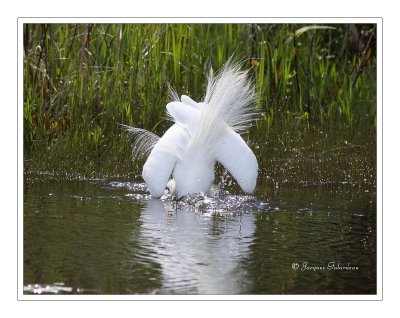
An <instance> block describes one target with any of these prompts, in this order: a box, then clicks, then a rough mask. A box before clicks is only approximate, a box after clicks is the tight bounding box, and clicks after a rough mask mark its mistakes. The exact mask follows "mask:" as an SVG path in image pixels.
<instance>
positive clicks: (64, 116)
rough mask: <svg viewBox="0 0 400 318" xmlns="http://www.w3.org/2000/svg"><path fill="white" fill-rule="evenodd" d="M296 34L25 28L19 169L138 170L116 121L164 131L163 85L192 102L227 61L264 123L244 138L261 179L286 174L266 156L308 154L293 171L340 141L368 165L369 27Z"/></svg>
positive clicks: (372, 52)
mask: <svg viewBox="0 0 400 318" xmlns="http://www.w3.org/2000/svg"><path fill="white" fill-rule="evenodd" d="M304 27H305V25H285V24H276V25H275V24H272V25H255V24H113V25H106V24H25V25H24V48H23V49H24V69H23V80H24V159H25V169H26V171H54V172H79V173H86V174H98V173H102V174H121V175H129V173H130V172H131V173H132V174H134V175H135V174H137V173H139V172H140V171H139V169H138V168H139V167H138V166H132V163H131V161H130V156H129V154H130V149H129V147H130V145H129V143H128V142H126V138H124V136H123V135H122V131H121V129H120V128H119V126H118V123H120V124H127V125H130V126H135V127H143V128H146V129H148V130H151V131H153V132H155V133H157V134H162V133H163V132H165V130H166V129H167V128H168V127H169V126H170V123H169V122H168V121H167V120H165V105H166V103H167V101H168V98H169V96H168V88H167V84H166V83H167V82H168V83H169V84H171V85H172V86H173V87H175V88H176V90H177V92H178V94H179V95H181V94H187V95H189V96H191V97H192V98H194V99H195V100H200V99H201V98H202V95H203V94H204V92H205V84H206V76H207V74H208V72H209V69H210V67H211V66H212V67H213V69H214V70H216V69H219V68H220V67H221V66H222V65H223V64H224V62H225V61H226V60H228V58H229V57H230V56H232V55H234V56H235V57H236V59H238V60H243V61H244V62H245V63H244V64H245V65H244V66H245V67H246V68H251V75H252V77H253V79H254V82H255V85H256V88H257V93H258V101H257V107H258V109H259V111H260V118H259V119H258V120H257V122H256V125H255V127H254V128H253V129H252V130H251V131H250V134H249V137H248V138H249V140H251V142H252V143H253V144H254V148H255V151H256V152H258V157H259V161H261V167H264V166H265V167H270V168H269V169H270V170H265V174H266V175H267V176H270V177H271V176H274V175H276V176H278V175H279V176H280V178H281V179H282V178H284V176H285V172H282V173H281V174H279V173H278V170H279V169H275V168H274V170H271V167H274V165H273V164H271V160H276V159H278V158H281V159H282V160H286V162H287V161H288V160H291V159H293V158H294V157H293V154H292V153H289V152H287V149H292V150H293V149H312V150H309V152H307V154H303V159H304V160H303V161H302V163H300V164H299V165H298V167H300V168H301V169H302V167H304V166H307V165H306V164H305V162H306V160H305V159H306V158H309V157H310V156H315V155H316V154H317V153H321V152H323V151H324V150H326V151H328V150H329V149H336V148H338V149H342V148H340V147H342V146H344V145H347V146H346V149H347V150H351V149H353V148H354V149H356V148H357V151H358V152H359V150H360V149H361V150H364V149H365V153H364V154H365V156H364V157H365V158H367V157H368V158H370V159H368V160H366V162H368V164H370V163H371V162H372V163H373V160H374V157H373V156H372V155H371V149H374V145H375V144H374V142H375V139H376V133H375V131H376V48H375V43H376V30H375V26H374V25H362V26H357V27H356V26H354V25H332V26H330V27H331V28H326V29H317V28H315V27H309V28H305V29H304ZM318 27H320V26H318ZM302 28H303V29H302ZM299 30H301V31H300V32H299ZM302 31H304V32H302ZM357 32H358V33H357ZM322 136H324V138H322ZM344 142H346V144H344ZM314 144H317V145H320V146H319V147H317V148H318V149H315V147H314V146H313V145H314ZM354 146H360V147H354ZM329 147H330V148H329ZM352 147H353V148H352ZM285 149H286V150H285ZM299 151H300V150H299ZM303 152H304V151H303ZM358 152H357V153H358ZM336 153H337V152H336ZM301 169H300V170H301ZM310 169H311V167H310ZM300 170H299V171H300ZM304 173H306V175H307V172H306V171H305V172H304ZM322 175H323V173H322ZM319 177H321V175H319ZM302 179H304V175H303V176H302Z"/></svg>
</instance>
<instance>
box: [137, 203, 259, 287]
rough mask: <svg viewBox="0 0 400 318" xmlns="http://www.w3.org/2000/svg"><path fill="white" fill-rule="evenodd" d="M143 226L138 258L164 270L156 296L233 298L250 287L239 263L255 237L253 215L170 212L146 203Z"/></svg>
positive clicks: (162, 206) (155, 204)
mask: <svg viewBox="0 0 400 318" xmlns="http://www.w3.org/2000/svg"><path fill="white" fill-rule="evenodd" d="M169 203H170V202H169ZM141 222H142V226H141V230H140V235H139V242H140V243H139V244H140V245H141V246H142V247H143V248H144V249H145V251H142V252H141V253H144V255H146V256H147V257H149V258H150V259H151V260H152V261H155V262H157V263H159V264H160V266H161V269H162V277H163V278H162V280H163V283H162V289H161V290H160V291H159V292H160V293H165V292H167V293H179V294H181V293H198V294H237V293H241V292H244V291H245V290H246V289H247V288H248V286H247V284H248V282H247V281H246V280H245V276H246V275H245V270H244V269H242V268H241V267H240V259H241V258H243V257H245V256H246V255H247V254H248V251H249V245H250V243H251V242H252V238H253V237H254V230H255V228H254V225H255V223H254V216H253V214H247V213H240V214H239V213H238V214H237V215H235V214H233V215H232V214H228V215H221V214H212V213H199V212H196V211H194V210H193V209H190V208H188V207H186V208H185V209H182V210H180V209H178V210H174V209H173V208H171V207H169V206H168V203H163V202H162V201H160V200H150V201H148V202H147V204H146V207H145V208H144V209H143V210H142V213H141ZM142 255H143V254H142Z"/></svg>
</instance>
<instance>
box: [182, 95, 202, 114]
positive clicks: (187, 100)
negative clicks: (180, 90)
mask: <svg viewBox="0 0 400 318" xmlns="http://www.w3.org/2000/svg"><path fill="white" fill-rule="evenodd" d="M181 102H182V103H184V104H186V105H189V106H191V107H193V108H195V109H197V110H201V103H196V102H195V101H194V100H193V99H191V98H190V97H189V96H186V95H182V96H181Z"/></svg>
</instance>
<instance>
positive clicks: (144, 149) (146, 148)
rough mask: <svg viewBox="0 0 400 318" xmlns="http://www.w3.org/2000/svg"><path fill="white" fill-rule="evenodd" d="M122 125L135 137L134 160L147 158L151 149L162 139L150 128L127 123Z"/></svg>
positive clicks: (133, 146) (133, 145)
mask: <svg viewBox="0 0 400 318" xmlns="http://www.w3.org/2000/svg"><path fill="white" fill-rule="evenodd" d="M121 126H122V127H123V128H124V129H125V130H126V131H127V132H128V133H129V135H130V136H131V137H132V139H133V144H132V157H133V160H136V159H139V158H146V157H147V156H148V155H149V154H150V152H151V150H152V149H153V148H154V146H155V144H156V143H157V142H158V141H159V140H160V137H158V136H157V135H156V134H153V133H152V132H150V131H148V130H145V129H141V128H135V127H131V126H127V125H121Z"/></svg>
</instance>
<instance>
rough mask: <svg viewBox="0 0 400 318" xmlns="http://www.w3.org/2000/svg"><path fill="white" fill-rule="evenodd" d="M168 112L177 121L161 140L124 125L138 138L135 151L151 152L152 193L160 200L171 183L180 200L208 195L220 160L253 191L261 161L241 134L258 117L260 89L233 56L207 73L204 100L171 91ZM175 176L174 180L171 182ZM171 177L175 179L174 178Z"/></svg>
mask: <svg viewBox="0 0 400 318" xmlns="http://www.w3.org/2000/svg"><path fill="white" fill-rule="evenodd" d="M171 95H172V96H174V99H175V100H174V101H172V102H170V103H169V104H167V106H166V108H167V112H168V114H169V115H170V117H171V118H172V120H173V121H174V124H173V125H172V126H171V127H170V128H169V129H168V130H167V131H166V132H165V134H164V135H163V136H162V137H161V138H160V137H158V136H157V135H155V134H153V133H151V132H149V131H147V130H144V129H140V128H133V127H129V126H125V127H126V128H127V130H128V131H129V132H130V133H131V134H132V135H133V137H134V139H135V140H134V144H133V155H134V158H136V157H138V156H143V157H145V156H148V158H147V161H146V163H145V164H144V166H143V172H142V176H143V179H144V180H145V182H146V184H147V186H148V188H149V191H150V194H151V195H152V197H155V198H160V197H161V196H162V195H163V194H164V191H165V188H166V186H167V183H168V185H169V186H172V188H174V189H173V192H174V195H175V196H177V197H178V198H180V197H182V196H184V195H186V194H189V193H197V192H203V193H208V192H209V191H210V188H211V185H212V183H213V182H214V178H215V173H214V168H215V164H216V162H217V161H218V162H219V163H221V164H222V165H223V166H224V167H225V168H226V169H227V170H228V171H229V172H230V173H231V175H232V176H233V177H234V178H235V180H236V181H237V182H238V184H239V186H240V187H241V189H242V190H243V191H244V192H246V193H252V192H253V191H254V188H255V186H256V181H257V175H258V164H257V159H256V157H255V156H254V154H253V152H252V151H251V149H250V148H249V147H248V146H247V144H246V142H245V141H244V140H243V139H242V137H241V136H240V135H239V134H240V133H243V132H244V131H246V130H247V129H248V128H249V127H250V126H251V123H252V121H253V120H254V116H255V114H256V113H255V111H254V108H253V106H254V99H255V92H254V87H253V85H252V83H251V81H250V80H249V78H248V75H247V71H242V70H240V65H239V64H234V63H232V61H231V60H229V61H228V62H227V63H226V64H225V65H224V66H223V67H222V69H221V71H220V72H219V73H218V74H217V75H216V76H213V72H212V70H211V72H210V75H209V77H208V84H207V91H206V94H205V97H204V100H203V101H202V102H199V103H197V102H195V101H193V100H192V99H191V98H190V97H188V96H185V95H182V96H181V98H180V100H179V97H178V96H177V94H176V93H175V92H173V91H172V94H171ZM171 174H172V178H173V179H172V180H170V177H171ZM169 180H170V182H169Z"/></svg>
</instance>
